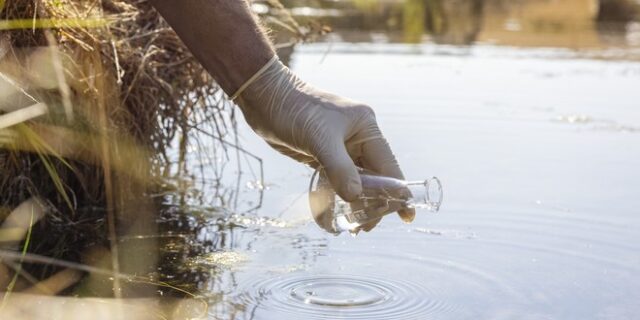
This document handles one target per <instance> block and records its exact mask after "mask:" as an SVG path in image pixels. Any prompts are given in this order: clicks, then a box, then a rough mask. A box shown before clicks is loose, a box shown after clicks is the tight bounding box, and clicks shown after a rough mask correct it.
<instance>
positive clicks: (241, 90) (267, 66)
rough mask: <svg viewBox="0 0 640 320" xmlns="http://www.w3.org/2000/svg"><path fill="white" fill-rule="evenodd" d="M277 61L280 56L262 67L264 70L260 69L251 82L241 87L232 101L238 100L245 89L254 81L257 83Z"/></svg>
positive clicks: (250, 79) (232, 97)
mask: <svg viewBox="0 0 640 320" xmlns="http://www.w3.org/2000/svg"><path fill="white" fill-rule="evenodd" d="M277 61H278V55H274V56H273V57H272V58H271V59H270V60H269V61H268V62H267V63H265V65H264V66H262V68H260V70H258V71H257V72H256V73H255V74H254V75H253V76H251V78H249V80H247V81H246V82H245V83H244V84H243V85H241V86H240V88H238V90H237V91H236V93H234V94H233V95H232V96H231V98H230V100H231V101H234V100H236V99H237V98H238V97H239V96H240V94H242V92H243V91H244V90H245V89H247V88H248V87H249V86H250V85H251V84H252V83H253V82H254V81H256V79H258V78H259V77H260V76H261V75H262V74H263V73H264V72H265V71H267V69H269V67H271V65H273V64H274V63H276V62H277Z"/></svg>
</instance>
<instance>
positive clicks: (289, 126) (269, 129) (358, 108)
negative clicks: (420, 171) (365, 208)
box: [236, 61, 415, 231]
mask: <svg viewBox="0 0 640 320" xmlns="http://www.w3.org/2000/svg"><path fill="white" fill-rule="evenodd" d="M236 101H237V102H238V105H239V106H240V108H241V109H242V112H243V114H244V116H245V118H246V120H247V122H248V123H249V125H250V126H251V127H252V128H253V130H255V131H256V132H257V133H258V134H259V135H260V136H262V138H264V139H265V140H266V141H267V143H269V145H270V146H271V147H273V148H274V149H276V150H278V151H279V152H281V153H282V154H284V155H287V156H289V157H291V158H293V159H295V160H297V161H300V162H302V163H305V164H308V165H310V166H312V167H314V168H318V167H320V166H321V167H323V168H324V170H325V171H326V174H327V177H328V179H329V182H330V184H331V186H332V187H333V189H334V190H335V191H336V193H337V194H338V195H339V196H340V197H341V198H342V199H344V200H345V201H347V202H351V201H354V200H356V199H357V198H358V196H359V195H360V194H361V193H362V184H361V181H360V175H359V173H358V170H357V168H356V165H357V166H359V167H361V168H364V169H367V170H369V171H372V172H375V173H377V174H380V175H384V176H389V177H393V178H398V179H404V176H403V174H402V171H401V170H400V167H399V165H398V162H397V160H396V158H395V156H394V155H393V153H392V152H391V148H390V147H389V144H388V143H387V141H386V139H385V138H384V137H383V136H382V132H381V131H380V128H378V124H377V122H376V118H375V114H374V111H373V109H371V107H369V106H367V105H365V104H362V103H359V102H355V101H352V100H348V99H345V98H342V97H339V96H336V95H333V94H330V93H326V92H323V91H320V90H318V89H316V88H314V87H312V86H310V85H308V84H306V83H305V82H303V81H301V80H300V79H299V78H298V77H297V76H295V75H294V74H293V73H292V72H291V70H289V69H288V68H287V67H286V66H284V65H283V64H282V63H280V62H279V61H278V62H276V63H274V64H272V65H271V66H269V68H268V69H267V70H266V71H265V72H264V73H262V74H261V75H260V76H259V77H258V78H256V80H255V81H253V82H252V83H251V84H250V85H249V86H248V87H247V88H246V90H244V91H243V92H242V94H241V95H240V96H239V97H238V98H237V100H236ZM398 214H399V215H400V217H401V218H402V220H403V221H405V222H411V221H413V219H414V217H415V211H414V210H413V209H401V210H399V211H398ZM314 218H316V222H318V223H319V224H320V225H321V227H323V228H325V229H327V228H326V227H327V226H324V224H326V222H320V221H319V220H321V219H318V217H314ZM325 220H326V219H325ZM379 221H380V219H375V220H373V221H371V222H370V223H368V224H367V225H365V226H363V230H365V231H369V230H371V229H373V227H375V225H376V224H377V223H378V222H379Z"/></svg>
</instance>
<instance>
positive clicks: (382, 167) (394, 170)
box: [361, 128, 416, 223]
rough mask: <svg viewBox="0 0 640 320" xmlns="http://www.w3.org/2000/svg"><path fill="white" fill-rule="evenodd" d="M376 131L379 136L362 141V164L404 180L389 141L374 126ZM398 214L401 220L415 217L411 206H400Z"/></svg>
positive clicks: (405, 220) (409, 220) (408, 220)
mask: <svg viewBox="0 0 640 320" xmlns="http://www.w3.org/2000/svg"><path fill="white" fill-rule="evenodd" d="M376 131H377V134H378V136H379V138H377V139H373V140H369V141H366V142H364V143H363V146H362V158H361V162H362V165H363V166H364V168H366V169H368V170H372V171H374V172H376V173H378V174H381V175H384V176H388V177H392V178H396V179H403V180H404V174H402V170H401V169H400V165H399V164H398V160H396V157H395V156H394V154H393V152H392V151H391V147H390V146H389V143H388V142H387V140H386V139H385V138H384V137H383V136H382V133H380V130H379V129H377V128H376ZM398 215H399V216H400V218H401V219H402V221H404V222H407V223H409V222H412V221H413V220H414V219H415V216H416V211H415V209H413V208H402V209H400V210H398Z"/></svg>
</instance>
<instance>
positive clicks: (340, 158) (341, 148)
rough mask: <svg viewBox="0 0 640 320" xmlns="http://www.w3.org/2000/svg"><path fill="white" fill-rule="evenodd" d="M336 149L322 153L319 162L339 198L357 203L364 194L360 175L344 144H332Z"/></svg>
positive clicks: (339, 142) (340, 142)
mask: <svg viewBox="0 0 640 320" xmlns="http://www.w3.org/2000/svg"><path fill="white" fill-rule="evenodd" d="M332 145H333V146H334V147H333V148H329V149H328V150H325V152H321V153H320V154H319V155H318V162H320V165H321V166H322V167H323V168H324V171H325V173H326V175H327V178H328V179H329V182H330V183H331V187H332V188H333V190H335V191H336V193H337V194H338V196H340V198H342V199H343V200H345V201H347V202H352V201H355V200H356V199H357V198H358V196H360V194H361V193H362V183H361V181H360V174H359V173H358V169H357V168H356V166H355V164H354V163H353V160H351V157H350V156H349V153H347V149H346V148H345V145H344V142H342V141H338V142H336V143H333V144H332Z"/></svg>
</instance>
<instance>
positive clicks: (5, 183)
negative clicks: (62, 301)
mask: <svg viewBox="0 0 640 320" xmlns="http://www.w3.org/2000/svg"><path fill="white" fill-rule="evenodd" d="M269 3H270V5H271V7H272V8H273V9H274V11H273V12H274V13H272V14H270V15H269V16H270V20H269V21H271V22H272V23H274V24H276V25H277V26H278V28H281V29H284V30H287V31H288V32H290V33H291V34H292V37H294V38H297V39H300V40H301V41H302V40H307V39H310V38H311V33H312V32H311V31H309V30H307V28H306V26H300V25H298V24H297V23H296V22H295V21H294V20H293V19H292V18H291V16H290V15H288V14H287V11H286V10H285V9H284V7H283V6H282V5H280V4H279V2H278V1H275V0H272V1H270V2H269ZM0 30H2V34H0V86H6V87H0V97H1V98H2V99H3V100H4V101H2V102H0V168H2V175H0V213H1V212H11V211H12V209H13V208H15V207H18V206H19V205H20V204H22V203H24V202H25V201H27V199H30V198H33V197H37V198H38V199H41V203H42V205H43V207H44V208H45V209H46V210H45V211H46V214H45V216H44V218H42V219H41V220H39V221H34V220H33V216H32V219H31V222H30V223H29V228H28V232H27V234H26V236H25V238H24V239H21V240H22V241H21V242H22V247H21V250H20V251H15V250H14V249H13V248H11V247H8V246H7V244H8V243H9V242H0V259H1V261H0V266H2V265H3V264H6V265H9V266H12V267H13V272H12V273H11V274H10V282H9V283H8V284H7V288H6V291H5V294H4V296H3V302H2V306H7V301H8V299H10V293H12V292H15V293H18V292H31V291H33V292H40V293H43V292H45V291H46V290H45V291H42V290H44V289H42V288H41V289H42V290H40V289H38V286H40V287H45V286H46V285H51V286H52V287H54V288H57V289H55V290H52V292H53V293H56V294H62V295H71V294H74V295H80V296H103V297H109V298H111V297H115V298H120V297H132V296H145V297H153V296H156V295H157V290H156V289H157V288H168V289H170V291H172V292H173V293H174V294H173V295H176V296H177V295H180V296H182V297H187V298H191V299H197V295H196V294H195V293H194V292H192V291H191V290H192V288H193V285H192V284H187V285H183V284H180V283H171V282H167V281H164V280H163V278H162V275H160V276H158V275H157V269H156V267H157V264H158V263H164V260H162V259H163V258H162V257H159V256H158V255H159V253H157V252H156V251H158V250H159V249H158V243H157V242H158V241H159V240H153V239H156V238H155V237H158V238H157V239H161V238H162V236H163V234H162V233H161V232H163V231H159V230H158V227H157V225H156V220H157V218H158V217H157V216H158V204H159V203H161V202H163V201H167V200H166V199H169V200H168V201H170V202H171V203H173V202H177V203H180V205H181V207H184V208H186V207H189V206H190V205H192V204H193V201H194V199H193V198H192V197H189V196H188V195H187V194H188V192H189V190H188V188H191V187H189V186H188V184H187V183H183V182H182V181H186V180H187V179H190V180H192V181H194V182H195V181H202V185H204V184H213V185H214V186H215V187H216V188H217V186H218V184H219V180H221V177H222V176H223V175H225V172H227V174H228V173H229V170H234V169H233V168H230V166H228V165H227V162H228V161H229V159H231V156H235V157H236V158H237V162H232V164H231V165H235V166H237V168H235V170H234V172H235V171H237V172H238V175H240V174H242V171H243V166H245V163H249V162H255V163H258V164H259V166H260V168H259V172H253V168H252V167H251V165H248V166H246V167H245V168H248V169H249V171H251V172H250V173H251V174H253V175H254V177H255V179H258V180H259V181H260V183H261V181H262V178H263V176H262V175H263V173H262V161H261V159H260V158H259V157H257V156H255V155H253V154H252V153H250V152H249V151H248V150H245V149H244V148H242V146H241V145H239V142H238V140H237V139H236V137H237V135H236V131H235V130H236V126H235V123H234V121H235V116H234V114H233V106H232V105H231V104H230V103H229V102H228V101H227V100H226V95H225V94H224V93H223V92H222V91H221V89H220V88H219V87H218V86H217V84H216V83H215V82H214V81H213V79H212V78H211V77H210V76H209V75H208V74H207V73H206V72H205V71H204V69H203V68H202V66H201V65H200V64H199V63H198V62H197V61H195V59H194V58H193V57H192V56H191V54H190V53H189V51H188V50H187V49H186V48H185V47H184V46H183V44H182V42H181V41H180V40H179V39H178V37H177V36H176V35H175V33H174V32H173V31H172V30H171V29H170V28H169V26H168V25H167V24H166V23H165V22H164V21H163V20H162V19H161V18H160V17H159V16H158V14H157V13H156V12H155V11H154V10H153V9H152V8H151V7H150V5H149V4H148V3H147V2H144V1H142V2H140V1H133V0H102V1H99V0H88V1H84V0H83V1H80V0H38V1H24V0H7V1H3V0H0ZM3 94H5V96H2V95H3ZM5 98H6V99H5ZM5 101H10V102H5ZM205 139H206V140H207V141H205ZM211 141H213V145H214V146H215V147H214V149H213V150H210V151H211V152H212V154H205V153H200V154H198V155H196V156H195V157H194V156H192V155H189V153H188V149H191V148H201V146H203V145H211V144H212V143H211ZM176 152H177V154H176ZM219 158H220V159H226V160H225V161H223V162H219V161H218V160H217V159H219ZM176 159H178V161H176ZM241 160H244V161H241ZM198 162H200V163H204V162H207V163H209V164H210V165H211V166H212V168H211V169H212V170H210V171H209V172H213V175H214V176H213V177H210V176H205V170H202V171H200V172H192V171H190V170H192V169H189V168H192V167H193V165H191V164H190V163H198ZM173 181H179V183H175V184H174V183H173ZM239 189H240V179H239V178H238V179H237V185H236V186H235V191H231V192H218V191H217V190H216V191H215V192H214V193H213V194H214V195H213V197H211V198H208V199H205V198H199V199H196V200H195V201H199V202H200V204H201V205H203V206H211V205H212V203H213V202H216V201H218V200H219V203H220V204H223V205H224V206H227V208H226V209H225V210H221V212H229V213H232V212H233V207H234V204H236V203H237V202H238V201H237V199H238V194H239V191H238V190H239ZM158 194H161V195H163V196H160V197H158V196H156V195H158ZM164 195H169V196H164ZM176 199H178V200H176ZM5 219H6V216H4V215H0V228H1V227H2V226H3V225H4V224H5V222H6V220H5ZM5 231H6V232H5ZM11 234H14V233H11V232H10V230H9V231H7V230H3V233H2V235H3V236H4V235H11ZM15 234H16V235H18V236H20V235H19V234H18V233H15ZM136 237H150V238H151V239H152V240H153V241H151V242H150V244H149V245H148V246H139V244H137V243H136V244H135V245H134V244H128V243H127V241H122V240H123V239H130V238H136ZM14 240H15V239H14ZM141 248H143V249H141ZM148 253H152V254H150V255H147V254H148ZM2 270H3V269H2V268H0V272H2ZM70 270H71V271H70ZM72 271H73V272H72ZM7 272H9V271H7ZM78 272H80V273H81V275H86V276H83V277H82V279H80V280H78V279H77V278H76V276H77V275H78ZM0 278H1V277H0ZM89 280H91V281H89ZM93 280H95V281H93ZM92 281H93V282H92ZM119 282H120V283H119ZM28 283H30V284H31V285H32V287H31V289H30V288H28V287H26V285H27V284H28ZM143 284H144V285H147V287H154V288H156V289H152V290H148V289H147V288H142V289H140V288H139V286H140V285H143ZM185 288H189V289H185ZM102 289H105V290H102Z"/></svg>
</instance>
